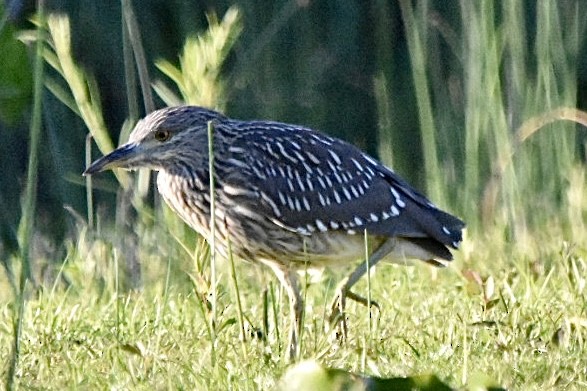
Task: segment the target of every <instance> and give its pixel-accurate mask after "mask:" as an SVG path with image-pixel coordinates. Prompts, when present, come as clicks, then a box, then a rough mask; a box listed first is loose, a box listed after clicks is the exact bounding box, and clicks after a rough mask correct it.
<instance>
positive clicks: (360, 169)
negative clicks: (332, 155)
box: [351, 158, 363, 171]
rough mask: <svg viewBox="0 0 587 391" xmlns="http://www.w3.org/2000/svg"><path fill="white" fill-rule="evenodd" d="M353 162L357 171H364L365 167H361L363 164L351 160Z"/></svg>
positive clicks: (353, 159)
mask: <svg viewBox="0 0 587 391" xmlns="http://www.w3.org/2000/svg"><path fill="white" fill-rule="evenodd" d="M351 161H352V162H353V163H354V164H355V167H357V170H359V171H363V166H362V165H361V163H359V162H358V161H357V160H356V159H355V158H351Z"/></svg>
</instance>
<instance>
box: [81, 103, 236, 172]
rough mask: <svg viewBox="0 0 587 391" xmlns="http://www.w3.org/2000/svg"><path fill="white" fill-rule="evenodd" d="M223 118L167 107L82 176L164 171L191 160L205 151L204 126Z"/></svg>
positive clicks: (198, 110)
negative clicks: (119, 170)
mask: <svg viewBox="0 0 587 391" xmlns="http://www.w3.org/2000/svg"><path fill="white" fill-rule="evenodd" d="M224 118H225V117H224V116H223V115H222V114H220V113H218V112H215V111H212V110H208V109H205V108H202V107H197V106H178V107H168V108H165V109H161V110H157V111H154V112H152V113H150V114H149V115H147V116H146V117H145V118H143V119H142V120H140V121H139V122H138V123H137V125H136V126H135V128H134V130H133V131H132V133H131V134H130V137H129V141H128V143H126V144H124V145H122V146H120V147H118V148H117V149H115V150H114V151H112V152H110V153H109V154H108V155H106V156H103V157H101V158H100V159H98V160H96V161H95V162H93V163H92V164H91V165H90V166H89V167H88V168H87V169H86V170H85V171H84V173H83V174H84V175H91V174H95V173H97V172H101V171H105V170H110V169H113V168H125V169H130V170H132V169H138V168H150V169H153V170H161V169H165V168H167V167H169V166H171V165H173V163H174V162H177V161H180V160H184V159H194V158H196V157H197V155H198V152H199V151H201V152H202V154H203V153H204V151H206V150H207V148H208V147H207V131H206V130H207V124H208V121H211V120H215V119H218V120H221V119H224Z"/></svg>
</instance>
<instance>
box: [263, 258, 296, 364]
mask: <svg viewBox="0 0 587 391" xmlns="http://www.w3.org/2000/svg"><path fill="white" fill-rule="evenodd" d="M264 263H265V262H264ZM265 264H266V265H268V266H269V267H270V268H271V270H273V272H274V273H275V275H276V276H277V279H279V282H281V285H282V286H283V287H284V288H285V290H286V292H287V296H288V297H289V302H290V318H291V320H290V328H289V342H288V350H289V352H288V358H289V360H290V361H295V359H296V358H297V357H298V354H299V350H298V349H299V339H300V335H301V334H300V333H301V331H302V316H303V311H304V305H303V301H302V295H301V293H300V286H299V281H298V276H297V274H296V272H295V271H293V270H289V269H286V268H284V267H283V266H281V265H279V264H276V263H265Z"/></svg>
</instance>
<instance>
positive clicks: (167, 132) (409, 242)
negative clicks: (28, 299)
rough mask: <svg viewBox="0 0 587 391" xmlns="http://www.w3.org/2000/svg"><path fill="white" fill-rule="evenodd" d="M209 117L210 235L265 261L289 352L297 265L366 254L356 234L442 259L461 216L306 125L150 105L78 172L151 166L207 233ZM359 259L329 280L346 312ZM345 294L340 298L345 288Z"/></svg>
mask: <svg viewBox="0 0 587 391" xmlns="http://www.w3.org/2000/svg"><path fill="white" fill-rule="evenodd" d="M208 121H212V122H213V126H214V129H215V132H214V163H215V166H214V170H215V178H214V180H215V187H216V194H215V200H216V214H215V226H216V244H217V249H218V251H220V253H222V254H224V255H226V249H227V243H228V241H229V240H230V244H231V249H232V251H233V253H234V254H236V255H237V256H239V257H241V258H243V259H246V260H250V261H253V262H260V263H263V264H265V265H267V266H269V267H270V268H271V269H272V270H273V271H274V272H275V274H276V275H277V277H278V278H279V280H280V281H281V283H282V284H283V286H284V287H285V288H286V290H287V292H288V295H289V297H290V299H291V314H292V327H291V333H290V344H289V349H290V355H292V356H294V355H295V354H296V353H297V340H298V336H299V332H300V328H301V315H302V310H303V303H302V299H301V296H300V292H299V287H298V278H297V274H296V270H297V269H303V268H305V267H306V263H309V264H310V265H309V266H329V265H341V264H342V265H346V264H352V263H353V262H354V261H357V260H359V259H361V258H362V257H363V255H364V251H365V250H364V231H365V230H366V232H367V234H368V237H369V242H370V244H371V245H372V247H373V248H374V249H375V251H374V252H373V254H372V255H371V256H370V259H369V264H370V265H371V266H372V265H374V264H376V263H377V262H378V261H379V260H381V259H382V258H386V259H387V258H389V259H390V260H391V261H395V262H399V263H404V262H406V260H408V259H421V260H424V261H428V262H432V263H437V264H443V263H444V262H445V261H449V260H451V259H452V255H451V253H450V251H449V248H457V246H458V244H459V242H460V241H461V240H462V229H463V227H464V223H463V222H462V221H461V220H460V219H458V218H456V217H454V216H452V215H450V214H448V213H446V212H443V211H441V210H440V209H438V208H437V207H435V206H434V205H433V204H432V203H430V201H428V200H427V199H426V198H425V197H424V196H423V195H422V194H420V193H418V192H417V191H416V190H414V189H413V188H412V187H410V186H409V185H408V184H407V183H406V182H405V181H404V180H403V179H401V178H400V177H399V176H398V175H397V174H395V173H394V172H393V171H392V170H391V169H389V168H387V167H385V166H384V165H382V164H381V163H379V162H377V161H376V160H375V159H373V158H371V157H370V156H368V155H366V154H365V153H363V152H361V151H360V150H359V149H358V148H356V147H354V146H352V145H350V144H348V143H346V142H344V141H342V140H339V139H336V138H333V137H329V136H326V135H324V134H321V133H318V132H316V131H314V130H311V129H308V128H305V127H302V126H297V125H289V124H283V123H278V122H270V121H238V120H233V119H230V118H227V117H225V116H224V115H222V114H220V113H218V112H215V111H212V110H208V109H205V108H201V107H195V106H179V107H171V108H166V109H162V110H158V111H155V112H153V113H151V114H149V115H148V116H147V117H145V118H144V119H143V120H141V121H140V122H139V123H138V124H137V125H136V127H135V129H134V131H133V132H132V134H131V136H130V140H129V142H128V143H127V144H125V145H123V146H121V147H120V148H118V149H117V150H115V151H113V152H112V153H110V154H109V155H107V156H104V157H102V158H101V159H98V160H97V161H95V162H94V163H93V164H92V165H91V166H90V167H88V169H87V170H86V171H85V172H84V174H93V173H96V172H99V171H103V170H106V169H110V168H114V167H121V168H127V169H135V168H144V167H146V168H150V169H153V170H157V171H159V175H158V178H157V186H158V189H159V192H160V193H161V195H162V196H163V198H164V199H165V201H166V202H167V203H168V204H169V206H170V207H171V208H172V209H173V210H174V211H175V212H176V213H177V214H178V215H179V216H180V217H181V218H182V219H183V220H184V221H185V222H186V223H187V224H188V225H190V226H191V227H192V228H193V229H194V230H195V231H197V232H198V233H199V234H201V235H203V236H204V237H205V238H206V239H207V240H208V241H210V189H209V173H208V160H209V158H208V139H207V124H208ZM365 272H366V267H365V263H364V262H363V263H362V264H361V265H359V266H358V267H357V269H355V271H354V272H353V273H352V274H351V275H350V276H349V277H348V278H347V279H345V281H343V283H341V285H340V286H339V291H338V296H337V297H338V301H337V304H338V305H339V306H340V307H341V311H343V310H344V302H345V297H346V296H348V295H350V294H351V293H350V288H351V287H352V286H353V284H354V283H355V282H356V281H357V280H358V279H360V277H361V276H362V275H363V274H364V273H365ZM355 296H356V295H354V294H352V296H350V297H355Z"/></svg>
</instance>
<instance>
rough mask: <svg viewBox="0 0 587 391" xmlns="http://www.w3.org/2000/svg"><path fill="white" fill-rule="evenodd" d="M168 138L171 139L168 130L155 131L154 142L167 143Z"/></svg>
mask: <svg viewBox="0 0 587 391" xmlns="http://www.w3.org/2000/svg"><path fill="white" fill-rule="evenodd" d="M169 137H171V132H169V130H165V129H159V130H156V131H155V140H157V141H161V142H163V141H167V140H169Z"/></svg>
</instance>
